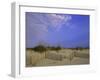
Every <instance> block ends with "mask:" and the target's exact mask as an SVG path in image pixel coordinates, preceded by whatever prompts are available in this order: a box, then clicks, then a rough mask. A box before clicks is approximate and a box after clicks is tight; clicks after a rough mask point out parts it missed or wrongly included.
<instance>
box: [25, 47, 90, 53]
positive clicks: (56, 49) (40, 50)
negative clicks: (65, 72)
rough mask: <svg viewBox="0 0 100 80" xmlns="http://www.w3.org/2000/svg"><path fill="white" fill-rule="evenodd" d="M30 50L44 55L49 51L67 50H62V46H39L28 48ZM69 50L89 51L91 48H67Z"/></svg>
mask: <svg viewBox="0 0 100 80" xmlns="http://www.w3.org/2000/svg"><path fill="white" fill-rule="evenodd" d="M27 49H28V50H34V51H36V52H40V53H42V52H46V51H47V50H53V51H57V52H58V51H59V50H61V49H66V48H61V47H60V46H57V47H53V46H52V47H50V46H48V47H45V46H43V45H38V46H36V47H34V48H27ZM67 49H72V50H83V49H89V48H83V47H76V48H67Z"/></svg>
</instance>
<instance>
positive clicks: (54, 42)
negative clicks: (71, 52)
mask: <svg viewBox="0 0 100 80" xmlns="http://www.w3.org/2000/svg"><path fill="white" fill-rule="evenodd" d="M25 16H26V47H27V48H33V47H35V46H37V45H39V44H41V45H44V46H61V47H63V48H75V47H89V15H79V14H77V15H76V14H55V13H34V12H26V14H25Z"/></svg>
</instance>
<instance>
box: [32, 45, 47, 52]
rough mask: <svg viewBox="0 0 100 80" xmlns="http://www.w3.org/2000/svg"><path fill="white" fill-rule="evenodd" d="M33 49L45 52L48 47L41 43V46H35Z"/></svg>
mask: <svg viewBox="0 0 100 80" xmlns="http://www.w3.org/2000/svg"><path fill="white" fill-rule="evenodd" d="M33 50H34V51H36V52H41V53H42V52H45V51H46V50H47V48H46V47H44V46H42V45H39V46H36V47H34V48H33Z"/></svg>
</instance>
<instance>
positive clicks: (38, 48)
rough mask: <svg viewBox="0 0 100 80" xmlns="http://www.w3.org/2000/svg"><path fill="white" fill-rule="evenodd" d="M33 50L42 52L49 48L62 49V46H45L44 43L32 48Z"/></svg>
mask: <svg viewBox="0 0 100 80" xmlns="http://www.w3.org/2000/svg"><path fill="white" fill-rule="evenodd" d="M32 50H34V51H36V52H41V53H42V52H45V51H47V50H54V51H59V50H61V47H60V46H58V47H45V46H43V45H38V46H36V47H34V48H32Z"/></svg>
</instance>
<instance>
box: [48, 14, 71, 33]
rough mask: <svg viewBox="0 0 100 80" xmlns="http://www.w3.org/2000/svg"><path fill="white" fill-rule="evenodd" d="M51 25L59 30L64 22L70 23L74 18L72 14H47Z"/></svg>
mask: <svg viewBox="0 0 100 80" xmlns="http://www.w3.org/2000/svg"><path fill="white" fill-rule="evenodd" d="M47 17H48V19H49V21H50V24H51V27H53V28H54V29H55V30H56V31H59V30H60V29H61V27H63V26H62V25H63V24H64V23H66V24H69V21H70V20H71V19H72V17H71V16H70V15H63V14H62V15H59V14H48V15H47Z"/></svg>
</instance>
